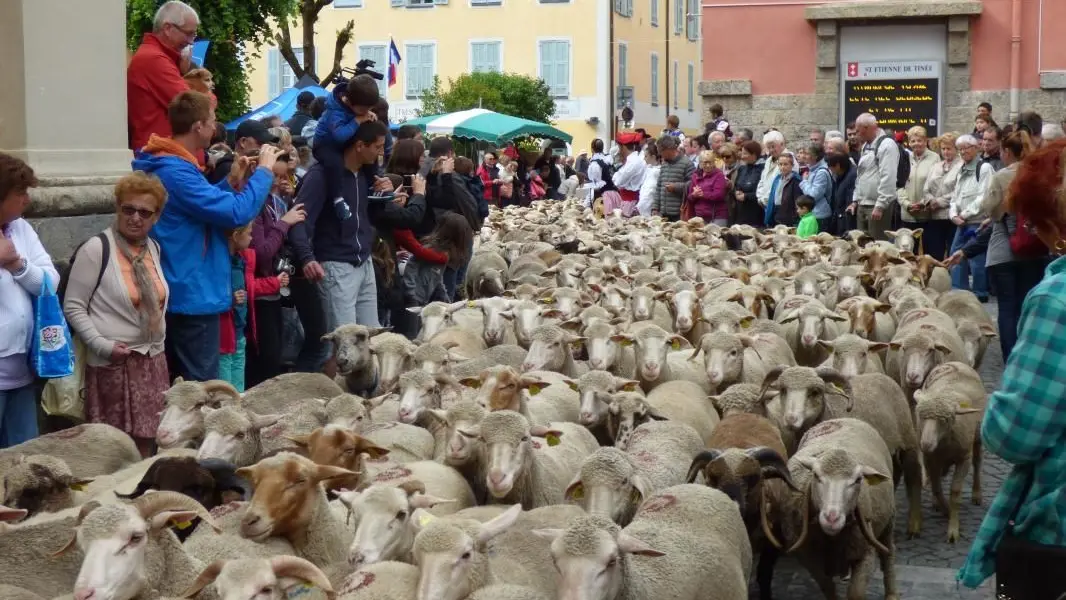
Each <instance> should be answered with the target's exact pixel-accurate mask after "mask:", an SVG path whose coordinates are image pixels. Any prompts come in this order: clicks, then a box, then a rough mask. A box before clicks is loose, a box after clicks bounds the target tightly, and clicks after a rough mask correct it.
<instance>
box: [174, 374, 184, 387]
mask: <svg viewBox="0 0 1066 600" xmlns="http://www.w3.org/2000/svg"><path fill="white" fill-rule="evenodd" d="M179 383H185V378H184V377H182V376H181V375H178V376H177V377H175V378H174V383H173V384H172V385H178V384H179Z"/></svg>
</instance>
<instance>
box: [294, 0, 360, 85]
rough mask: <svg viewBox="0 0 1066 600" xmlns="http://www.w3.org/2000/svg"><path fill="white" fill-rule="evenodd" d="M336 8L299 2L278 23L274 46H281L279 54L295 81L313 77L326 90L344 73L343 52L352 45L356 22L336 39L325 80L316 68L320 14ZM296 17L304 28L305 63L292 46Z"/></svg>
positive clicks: (313, 0)
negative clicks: (316, 24) (299, 58)
mask: <svg viewBox="0 0 1066 600" xmlns="http://www.w3.org/2000/svg"><path fill="white" fill-rule="evenodd" d="M330 4H333V0H296V7H295V9H294V10H293V11H292V13H291V14H289V15H288V16H286V17H284V18H282V19H280V20H279V22H278V32H277V34H276V35H275V36H274V42H275V43H276V44H277V46H278V52H280V53H281V56H283V57H284V58H285V62H287V63H289V67H290V68H291V69H292V72H293V74H294V75H295V76H296V79H297V80H299V79H300V78H301V77H303V76H304V75H310V76H311V77H314V78H315V79H317V80H318V81H319V83H321V84H322V85H323V86H325V85H326V84H328V83H329V82H331V81H333V78H334V77H336V76H337V75H339V74H340V73H341V60H343V58H344V48H345V47H347V46H348V44H350V43H351V42H352V30H353V29H355V21H348V22H347V23H345V25H344V27H342V28H341V29H340V31H338V32H337V39H336V42H335V43H334V46H333V63H332V65H333V66H332V68H330V70H329V73H327V74H326V76H325V77H319V76H318V73H317V70H316V68H315V65H316V64H317V63H316V61H315V56H316V54H317V50H316V49H315V23H317V22H318V14H319V13H320V12H322V9H324V8H326V7H327V6H329V5H330ZM297 17H298V18H299V19H300V24H301V26H302V28H303V31H302V36H301V37H302V40H303V62H302V64H301V61H299V60H297V59H296V53H295V52H293V46H292V28H293V27H295V26H296V19H297Z"/></svg>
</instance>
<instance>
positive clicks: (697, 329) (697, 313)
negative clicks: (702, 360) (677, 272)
mask: <svg viewBox="0 0 1066 600" xmlns="http://www.w3.org/2000/svg"><path fill="white" fill-rule="evenodd" d="M702 292H703V284H702V283H701V284H699V285H692V284H691V283H682V284H679V285H677V286H675V287H674V289H673V291H672V292H670V293H668V294H667V295H666V299H667V301H668V304H667V306H668V307H669V308H670V312H672V313H673V315H674V329H673V330H674V331H675V332H677V333H679V334H681V335H683V336H685V338H687V339H688V341H689V342H690V343H691V344H693V345H696V344H697V343H698V342H699V340H700V337H701V336H702V335H703V334H704V333H706V328H707V326H706V323H704V322H703V320H702V319H701V318H700V317H701V316H702V312H701V310H700V293H702ZM585 335H588V334H587V333H586V334H585Z"/></svg>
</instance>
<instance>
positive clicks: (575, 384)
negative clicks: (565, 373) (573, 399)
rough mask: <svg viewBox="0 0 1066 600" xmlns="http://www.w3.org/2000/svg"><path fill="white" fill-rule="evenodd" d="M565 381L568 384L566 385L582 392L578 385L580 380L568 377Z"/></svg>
mask: <svg viewBox="0 0 1066 600" xmlns="http://www.w3.org/2000/svg"><path fill="white" fill-rule="evenodd" d="M563 383H565V384H566V387H568V388H570V389H572V390H574V391H575V392H580V391H581V388H580V386H578V382H577V381H574V380H573V379H570V378H566V379H564V380H563Z"/></svg>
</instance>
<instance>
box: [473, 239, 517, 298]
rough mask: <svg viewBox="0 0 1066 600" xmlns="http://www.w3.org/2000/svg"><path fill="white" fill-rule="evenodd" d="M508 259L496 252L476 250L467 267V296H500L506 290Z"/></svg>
mask: <svg viewBox="0 0 1066 600" xmlns="http://www.w3.org/2000/svg"><path fill="white" fill-rule="evenodd" d="M506 275H507V261H505V260H504V259H503V257H502V256H500V255H499V254H497V253H496V252H485V251H480V252H475V253H474V256H472V257H470V264H469V265H468V266H467V268H466V281H464V282H463V285H464V286H465V289H466V297H467V298H468V299H470V300H475V299H477V298H491V297H493V296H500V295H502V294H503V290H504V277H505V276H506Z"/></svg>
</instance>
